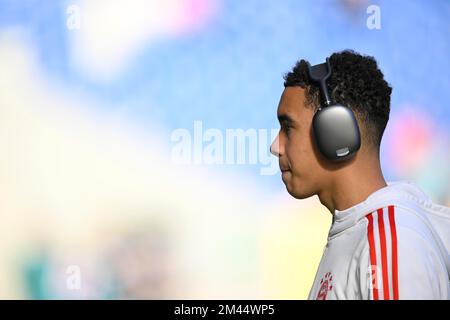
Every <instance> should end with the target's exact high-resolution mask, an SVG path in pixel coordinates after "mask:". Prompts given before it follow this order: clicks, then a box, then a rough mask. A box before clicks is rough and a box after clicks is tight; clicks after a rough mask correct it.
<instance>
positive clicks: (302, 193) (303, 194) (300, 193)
mask: <svg viewBox="0 0 450 320" xmlns="http://www.w3.org/2000/svg"><path fill="white" fill-rule="evenodd" d="M286 190H287V192H288V193H289V194H290V195H291V196H292V197H294V198H295V199H299V200H301V199H306V198H309V197H312V196H314V195H315V194H316V193H314V192H312V191H308V190H303V189H301V188H294V187H293V186H292V185H289V184H286Z"/></svg>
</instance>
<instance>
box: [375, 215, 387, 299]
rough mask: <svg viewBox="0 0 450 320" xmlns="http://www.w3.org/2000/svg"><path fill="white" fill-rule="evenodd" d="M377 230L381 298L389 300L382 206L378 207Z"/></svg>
mask: <svg viewBox="0 0 450 320" xmlns="http://www.w3.org/2000/svg"><path fill="white" fill-rule="evenodd" d="M377 212H378V231H379V232H380V245H381V267H382V268H383V299H384V300H389V275H388V267H387V251H386V233H385V231H384V220H383V208H381V209H378V211H377Z"/></svg>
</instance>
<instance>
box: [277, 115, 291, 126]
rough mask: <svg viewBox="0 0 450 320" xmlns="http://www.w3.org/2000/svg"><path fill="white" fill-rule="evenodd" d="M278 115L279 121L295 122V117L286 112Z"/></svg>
mask: <svg viewBox="0 0 450 320" xmlns="http://www.w3.org/2000/svg"><path fill="white" fill-rule="evenodd" d="M277 117H278V121H279V122H280V123H282V122H284V123H288V124H292V123H295V121H294V119H292V118H291V117H290V116H289V115H287V114H285V113H282V114H279V115H278V116H277Z"/></svg>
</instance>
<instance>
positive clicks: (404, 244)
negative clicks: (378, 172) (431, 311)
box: [359, 206, 450, 300]
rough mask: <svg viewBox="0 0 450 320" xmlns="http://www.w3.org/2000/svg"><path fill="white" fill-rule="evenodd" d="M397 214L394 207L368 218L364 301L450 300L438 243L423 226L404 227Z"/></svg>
mask: <svg viewBox="0 0 450 320" xmlns="http://www.w3.org/2000/svg"><path fill="white" fill-rule="evenodd" d="M394 211H397V208H395V209H394V207H393V206H391V207H387V208H383V209H379V210H377V211H376V212H373V213H372V214H370V215H368V217H367V218H368V219H367V220H368V225H367V241H366V246H365V248H364V250H363V252H362V254H361V256H360V265H359V276H360V279H359V283H360V290H361V297H362V298H363V299H370V300H398V299H449V293H450V288H449V275H448V272H447V269H446V266H445V262H444V260H443V258H442V254H441V252H440V250H439V247H438V246H437V244H436V242H435V241H434V240H433V238H432V236H431V235H430V233H429V232H427V230H426V227H425V226H424V225H420V224H419V225H418V224H417V222H414V221H413V222H411V221H407V222H406V223H405V222H404V219H401V218H399V216H400V217H401V214H400V215H397V214H394ZM399 211H400V210H399Z"/></svg>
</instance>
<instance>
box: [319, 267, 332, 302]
mask: <svg viewBox="0 0 450 320" xmlns="http://www.w3.org/2000/svg"><path fill="white" fill-rule="evenodd" d="M332 289H333V275H332V274H331V272H327V274H326V275H325V276H324V277H323V278H322V280H320V289H319V293H318V294H317V298H316V300H326V299H327V294H328V292H330V291H331V290H332Z"/></svg>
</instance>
